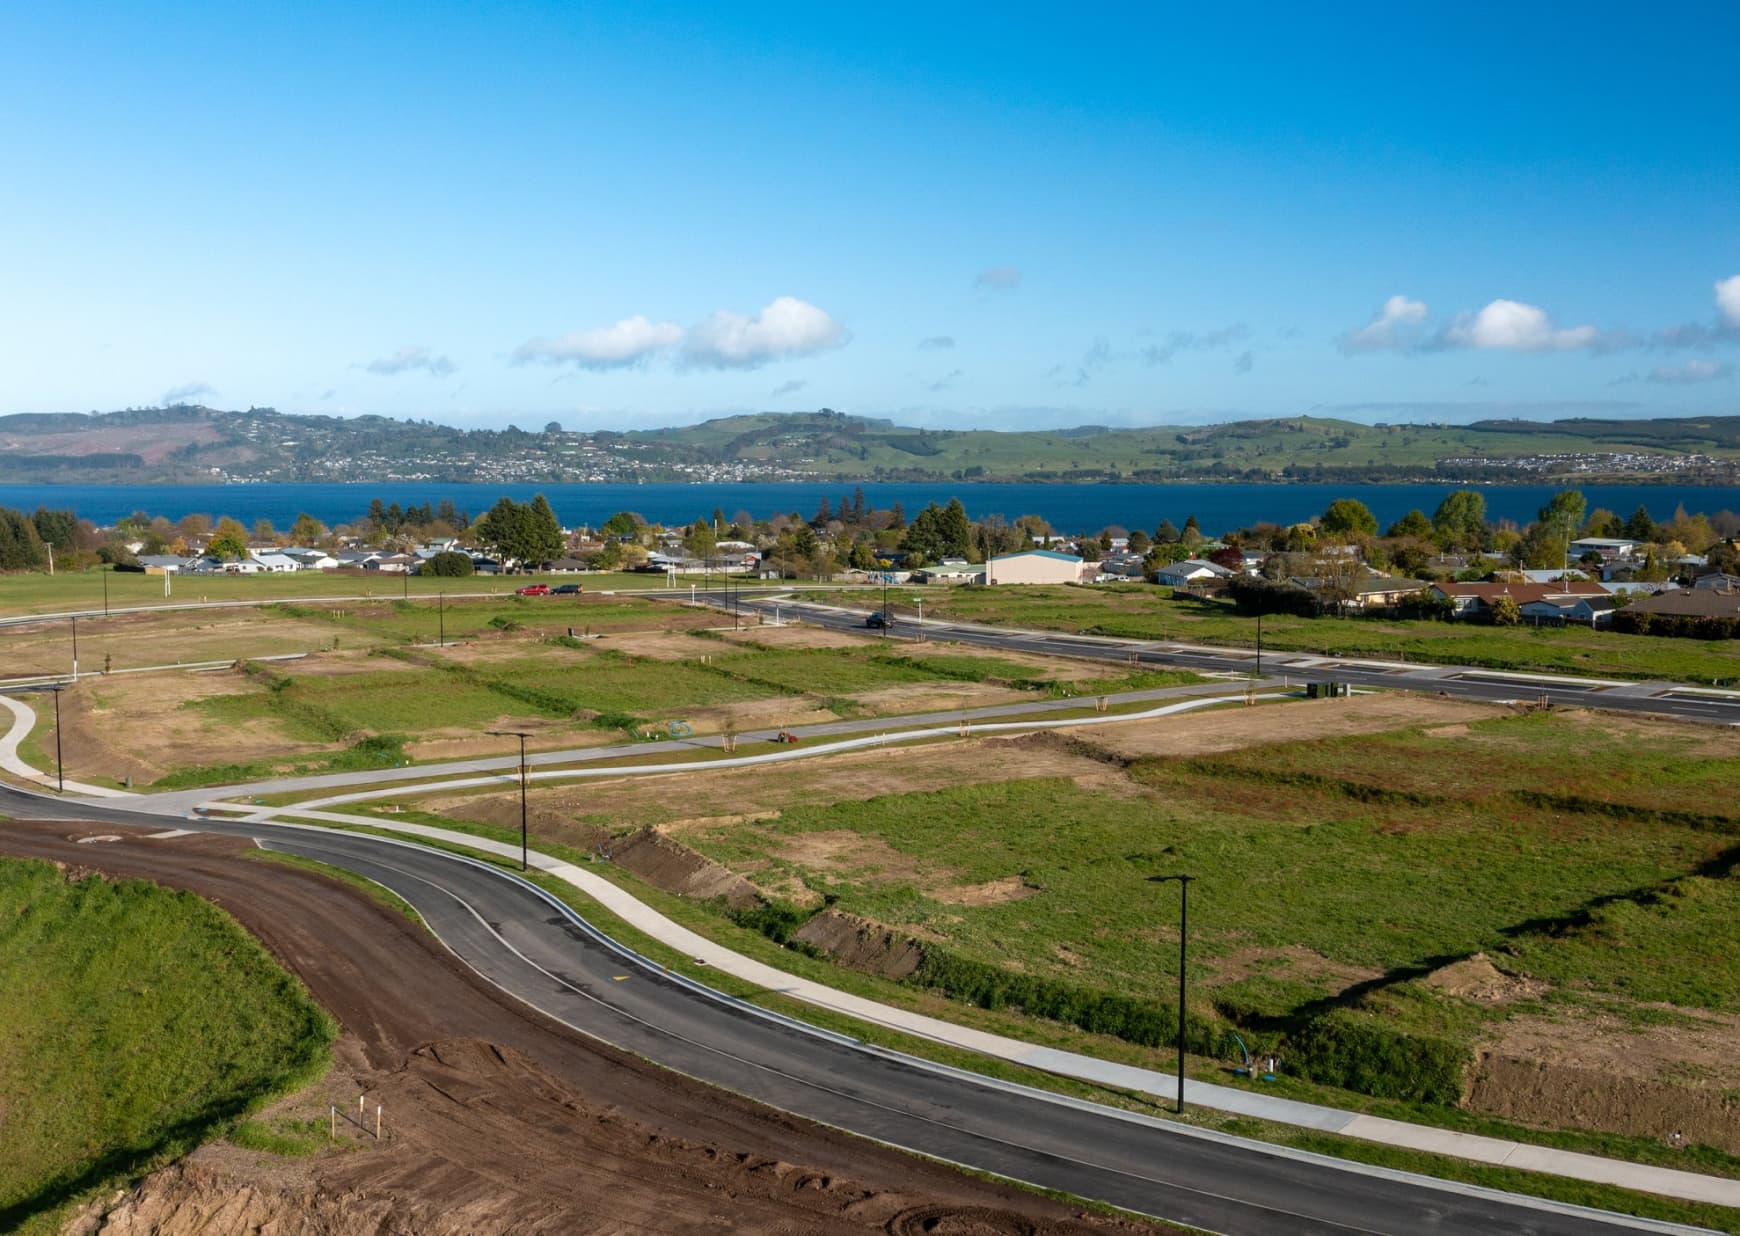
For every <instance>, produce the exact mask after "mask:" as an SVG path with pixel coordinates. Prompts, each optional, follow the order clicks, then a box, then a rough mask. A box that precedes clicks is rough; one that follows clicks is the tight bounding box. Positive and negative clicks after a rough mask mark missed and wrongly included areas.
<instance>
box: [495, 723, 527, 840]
mask: <svg viewBox="0 0 1740 1236" xmlns="http://www.w3.org/2000/svg"><path fill="white" fill-rule="evenodd" d="M486 732H487V733H488V734H490V735H491V736H492V737H495V738H517V739H519V740H520V870H521V871H525V870H526V869H527V863H526V738H527V734H526V731H524V730H488V731H486Z"/></svg>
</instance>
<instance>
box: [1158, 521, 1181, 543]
mask: <svg viewBox="0 0 1740 1236" xmlns="http://www.w3.org/2000/svg"><path fill="white" fill-rule="evenodd" d="M1181 539H1182V538H1181V537H1180V536H1179V535H1178V529H1177V528H1174V527H1173V526H1172V521H1171V520H1170V519H1162V520H1161V521H1160V526H1159V527H1158V528H1156V529H1154V540H1155V541H1156V542H1158V543H1159V544H1161V545H1170V544H1172V543H1173V542H1174V541H1178V540H1181Z"/></svg>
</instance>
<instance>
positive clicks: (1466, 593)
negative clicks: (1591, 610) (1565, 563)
mask: <svg viewBox="0 0 1740 1236" xmlns="http://www.w3.org/2000/svg"><path fill="white" fill-rule="evenodd" d="M1431 587H1432V592H1433V594H1434V595H1436V596H1439V597H1442V598H1443V599H1444V600H1446V601H1448V602H1449V603H1450V616H1451V617H1452V618H1465V617H1482V616H1485V615H1486V614H1487V613H1489V612H1490V611H1491V609H1492V605H1493V603H1494V602H1495V601H1497V600H1498V598H1500V597H1509V598H1510V599H1511V600H1513V601H1515V602H1516V603H1517V605H1518V606H1519V607H1520V606H1523V605H1527V604H1528V603H1529V602H1531V601H1538V600H1540V599H1541V598H1542V597H1546V596H1582V597H1605V596H1609V595H1610V593H1609V592H1608V590H1607V589H1606V587H1604V586H1603V585H1601V584H1594V583H1577V582H1573V581H1570V580H1565V581H1562V582H1560V583H1556V584H1535V583H1524V582H1517V583H1508V582H1504V581H1496V582H1487V583H1479V584H1433V585H1432V586H1431Z"/></svg>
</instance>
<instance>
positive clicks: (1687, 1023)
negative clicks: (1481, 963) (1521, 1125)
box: [1468, 989, 1740, 1153]
mask: <svg viewBox="0 0 1740 1236" xmlns="http://www.w3.org/2000/svg"><path fill="white" fill-rule="evenodd" d="M1489 994H1491V993H1489ZM1505 995H1506V993H1504V991H1503V989H1500V990H1499V994H1498V997H1497V998H1498V999H1499V1000H1500V1001H1502V1000H1503V999H1504V998H1505ZM1475 998H1478V997H1475ZM1656 1011H1657V1012H1659V1013H1661V1014H1663V1015H1664V1016H1663V1019H1662V1020H1661V1021H1660V1022H1655V1023H1652V1024H1648V1025H1639V1024H1638V1023H1637V1021H1636V1020H1634V1019H1631V1018H1624V1017H1618V1016H1614V1015H1612V1014H1606V1013H1601V1012H1599V1011H1595V1010H1589V1009H1575V1008H1571V1009H1561V1010H1556V1011H1555V1012H1554V1013H1553V1014H1551V1015H1549V1016H1541V1015H1532V1016H1521V1017H1512V1018H1510V1019H1509V1020H1507V1021H1504V1022H1501V1023H1499V1024H1498V1026H1497V1027H1496V1029H1495V1031H1494V1034H1495V1037H1494V1039H1493V1041H1492V1042H1491V1043H1490V1044H1489V1045H1488V1046H1487V1048H1486V1049H1485V1050H1484V1051H1483V1052H1482V1053H1481V1058H1480V1062H1479V1065H1478V1067H1477V1068H1476V1070H1475V1074H1474V1079H1473V1084H1472V1087H1471V1090H1470V1094H1469V1098H1468V1106H1469V1107H1471V1108H1472V1109H1474V1110H1475V1111H1481V1112H1489V1113H1491V1114H1493V1115H1496V1116H1504V1117H1506V1118H1509V1119H1513V1120H1521V1121H1525V1122H1527V1123H1529V1124H1537V1125H1543V1126H1546V1127H1550V1128H1591V1129H1611V1130H1615V1131H1619V1132H1627V1133H1643V1134H1649V1135H1653V1136H1656V1137H1662V1138H1670V1137H1671V1136H1672V1134H1674V1133H1675V1132H1678V1133H1680V1134H1682V1135H1683V1136H1684V1137H1685V1139H1686V1140H1687V1141H1693V1142H1702V1143H1704V1144H1705V1145H1709V1146H1715V1147H1718V1148H1719V1149H1722V1150H1726V1151H1728V1152H1730V1153H1740V1093H1736V1091H1735V1090H1734V1084H1735V1073H1734V1060H1735V1058H1736V1057H1737V1056H1740V1016H1734V1015H1731V1014H1720V1013H1710V1012H1705V1011H1702V1010H1698V1009H1670V1008H1667V1007H1664V1006H1656Z"/></svg>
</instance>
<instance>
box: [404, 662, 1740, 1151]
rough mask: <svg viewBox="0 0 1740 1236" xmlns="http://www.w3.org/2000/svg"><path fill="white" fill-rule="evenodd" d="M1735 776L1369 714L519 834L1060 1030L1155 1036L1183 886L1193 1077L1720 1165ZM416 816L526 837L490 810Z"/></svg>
mask: <svg viewBox="0 0 1740 1236" xmlns="http://www.w3.org/2000/svg"><path fill="white" fill-rule="evenodd" d="M1301 735H1315V736H1313V737H1304V738H1301V737H1300V736H1301ZM1737 773H1740V742H1737V741H1736V739H1735V738H1734V737H1733V736H1731V735H1729V734H1728V733H1726V732H1719V731H1712V730H1709V729H1706V728H1699V727H1693V726H1684V725H1679V724H1674V723H1669V722H1665V721H1652V720H1640V719H1633V718H1617V717H1608V716H1603V715H1601V714H1596V713H1586V712H1571V713H1558V714H1554V713H1526V714H1522V713H1516V712H1512V711H1508V710H1504V709H1500V708H1497V707H1488V706H1483V705H1475V704H1467V703H1459V702H1451V701H1445V700H1438V699H1433V698H1411V699H1410V698H1405V697H1399V696H1381V697H1356V698H1355V699H1354V700H1352V701H1342V700H1333V701H1317V702H1303V701H1301V702H1296V703H1287V704H1283V705H1279V706H1274V707H1268V708H1257V709H1229V710H1224V711H1214V712H1210V713H1206V714H1193V715H1190V716H1185V717H1177V718H1170V719H1161V720H1154V721H1143V722H1129V723H1118V724H1114V725H1110V726H1107V727H1104V728H1102V729H1093V730H1084V731H1077V732H1076V733H1075V734H1073V735H1072V736H1069V737H1063V736H1059V735H1049V734H1048V735H1029V736H1025V737H1020V738H1014V739H992V740H965V741H955V742H948V743H944V744H938V745H933V746H928V747H920V748H912V749H906V750H892V751H878V752H865V753H858V754H853V755H850V756H843V757H839V758H835V759H831V760H829V761H827V762H826V763H818V764H814V765H811V764H804V765H801V766H798V765H794V766H789V767H770V768H765V769H746V770H741V771H735V772H719V773H713V774H709V775H708V776H706V777H689V776H682V775H672V776H662V777H658V778H652V779H640V780H634V779H628V778H624V779H621V780H619V781H614V782H612V781H602V782H588V783H587V784H586V785H585V786H584V787H566V788H563V787H550V788H539V789H534V790H533V793H532V810H533V826H534V829H536V830H537V831H538V832H539V833H540V834H541V835H544V836H547V837H549V838H551V839H552V840H557V841H565V842H567V843H568V844H570V845H572V846H574V847H576V848H581V849H597V848H605V849H609V848H611V847H617V848H622V849H624V850H625V851H626V850H627V849H628V847H629V845H630V844H636V845H637V846H638V848H640V849H644V848H645V847H644V846H639V845H638V843H630V842H629V841H628V839H629V838H630V836H631V835H632V834H634V833H635V832H636V831H637V830H640V829H643V828H648V827H651V828H654V829H656V830H657V833H658V834H659V835H660V837H661V840H660V842H659V845H660V847H661V850H660V853H661V855H666V856H668V855H669V854H670V853H672V852H681V851H687V852H689V853H690V854H692V855H693V856H695V857H696V858H697V859H699V860H706V861H707V862H710V863H713V864H717V865H718V867H720V868H723V869H724V870H725V871H727V872H729V873H731V874H733V875H734V876H738V877H742V878H744V879H746V880H747V881H749V883H750V885H752V886H753V890H758V891H759V893H760V894H761V898H762V900H763V901H764V902H765V903H766V904H767V905H769V906H771V907H773V908H774V909H776V910H778V914H777V915H774V916H772V917H769V916H766V915H764V916H763V917H762V918H761V919H759V920H757V921H762V922H768V921H777V922H778V923H779V926H780V930H781V931H801V924H802V923H804V922H805V921H806V920H807V919H809V918H810V917H811V916H812V915H816V914H818V913H824V912H825V913H829V914H835V915H838V914H845V915H851V916H857V917H859V918H862V919H864V920H868V921H869V922H870V923H873V924H876V925H879V926H881V927H886V928H891V929H893V934H894V937H895V940H896V941H899V940H901V939H911V940H916V941H917V942H918V943H919V944H920V945H921V946H922V947H923V948H924V949H926V950H927V952H928V955H929V956H932V957H935V958H940V959H944V961H946V963H947V964H946V965H942V964H938V965H933V966H931V967H930V968H929V969H927V968H926V967H923V966H921V967H920V969H919V971H918V972H917V974H915V975H913V976H911V977H909V978H907V980H906V981H907V982H908V983H914V984H919V985H929V986H943V987H950V986H952V987H953V988H954V989H955V994H956V995H957V996H958V997H960V998H964V999H970V1000H974V1001H984V1000H988V1001H990V1002H992V1003H1007V1004H1009V1005H1011V1006H1018V1005H1020V1004H1021V1003H1022V1000H1023V998H1024V997H1023V992H1026V993H1027V994H1028V995H1030V996H1031V995H1033V994H1034V993H1035V992H1037V993H1038V994H1037V996H1036V997H1035V998H1043V999H1044V1000H1045V1001H1047V1002H1048V1007H1051V1008H1054V1009H1055V1008H1058V1007H1062V1008H1063V1009H1064V1014H1063V1015H1064V1017H1065V1020H1072V1019H1073V1016H1074V1015H1073V1014H1071V1013H1070V1012H1069V1010H1070V1009H1072V1008H1073V1009H1076V1010H1083V1012H1082V1015H1083V1016H1084V1017H1087V1016H1091V1010H1092V1008H1093V1007H1094V1001H1095V1000H1096V999H1098V998H1099V997H1101V996H1105V995H1127V996H1134V997H1138V998H1139V999H1141V1000H1145V1001H1149V1002H1151V1003H1152V1004H1153V1005H1154V1006H1155V1007H1156V1008H1164V1007H1165V1002H1166V1001H1167V999H1168V997H1169V995H1170V993H1172V992H1173V991H1174V990H1175V985H1176V982H1177V971H1176V959H1177V922H1178V918H1177V904H1178V902H1177V893H1176V891H1175V890H1174V889H1170V888H1167V887H1164V886H1160V885H1156V884H1154V883H1151V882H1150V880H1149V877H1150V876H1153V875H1155V874H1162V873H1169V872H1178V871H1183V872H1189V873H1190V874H1193V875H1195V876H1197V877H1198V880H1199V882H1198V883H1197V884H1196V885H1195V886H1194V888H1193V891H1192V896H1191V942H1190V943H1191V974H1190V979H1191V983H1192V986H1193V990H1194V992H1195V993H1196V998H1195V999H1194V1000H1193V1004H1192V1013H1193V1015H1195V1016H1196V1017H1197V1018H1198V1019H1199V1021H1200V1026H1199V1028H1198V1029H1197V1030H1196V1031H1195V1032H1194V1033H1195V1035H1196V1037H1197V1038H1198V1041H1199V1042H1200V1043H1204V1044H1213V1043H1216V1042H1221V1041H1222V1040H1219V1039H1217V1038H1216V1034H1217V1032H1218V1031H1217V1028H1218V1030H1227V1029H1236V1030H1238V1032H1239V1033H1240V1034H1241V1035H1242V1036H1244V1037H1245V1039H1246V1041H1247V1042H1248V1043H1251V1044H1253V1045H1258V1044H1262V1045H1274V1046H1275V1047H1276V1049H1277V1050H1280V1051H1281V1052H1282V1053H1283V1054H1284V1056H1286V1057H1287V1058H1288V1060H1289V1067H1290V1069H1292V1070H1296V1071H1298V1072H1301V1073H1305V1074H1307V1075H1309V1076H1313V1077H1315V1078H1317V1079H1318V1080H1321V1081H1326V1082H1331V1083H1334V1084H1341V1085H1346V1086H1350V1087H1353V1088H1356V1089H1361V1090H1364V1091H1367V1092H1369V1093H1374V1094H1379V1095H1391V1096H1394V1097H1397V1098H1407V1099H1410V1100H1412V1101H1424V1102H1436V1103H1457V1102H1461V1103H1465V1104H1466V1105H1468V1106H1471V1107H1472V1108H1473V1109H1475V1110H1477V1111H1483V1112H1487V1113H1491V1114H1495V1115H1501V1116H1505V1117H1509V1118H1513V1119H1518V1120H1521V1121H1524V1122H1527V1123H1534V1124H1539V1125H1544V1126H1549V1127H1567V1128H1569V1127H1582V1128H1591V1129H1607V1130H1611V1131H1614V1132H1622V1133H1643V1134H1650V1135H1652V1136H1663V1137H1665V1136H1666V1135H1667V1134H1668V1133H1669V1132H1671V1131H1676V1130H1677V1131H1679V1132H1682V1133H1683V1134H1684V1135H1685V1136H1686V1137H1687V1138H1688V1139H1693V1140H1696V1141H1700V1142H1703V1143H1705V1144H1708V1145H1711V1146H1717V1147H1721V1148H1722V1149H1724V1150H1726V1151H1727V1152H1729V1153H1731V1154H1740V1120H1737V1119H1736V1114H1737V1110H1736V1096H1735V1094H1734V1093H1733V1090H1732V1087H1733V1077H1732V1073H1731V1071H1729V1070H1727V1069H1726V1068H1725V1064H1724V1062H1725V1061H1727V1060H1731V1059H1732V1058H1733V1055H1734V1053H1735V1052H1736V1051H1740V960H1737V959H1736V958H1735V957H1734V956H1732V955H1731V954H1732V951H1733V950H1731V949H1728V948H1726V947H1724V946H1723V945H1722V944H1721V943H1719V942H1721V941H1724V940H1727V939H1728V938H1729V937H1730V936H1731V935H1732V930H1733V924H1734V923H1735V922H1737V921H1740V878H1737V876H1736V864H1737V862H1740V810H1737V808H1736V804H1735V802H1734V800H1733V796H1732V793H1731V787H1732V785H1733V784H1734V780H1735V777H1736V774H1737ZM428 805H429V806H430V807H431V808H432V809H434V810H438V811H440V812H442V813H444V814H447V815H451V816H456V817H461V818H469V819H473V820H476V821H479V822H487V823H497V824H505V823H510V822H511V823H517V811H518V800H517V798H514V799H513V801H512V802H509V801H508V799H507V796H505V795H486V796H471V797H463V798H459V797H448V798H443V799H439V800H431V801H430V802H429V804H428ZM625 861H626V860H625ZM661 863H662V864H663V866H661V865H660V864H661ZM709 870H711V869H709ZM661 872H663V873H664V874H666V875H668V876H669V877H670V879H669V882H668V885H667V886H668V887H671V888H672V889H673V890H674V891H689V892H694V893H698V894H699V895H700V896H701V897H703V898H705V897H712V896H717V895H719V894H721V893H724V892H731V890H733V889H737V890H738V891H737V892H735V893H732V896H733V897H734V898H735V901H736V903H737V913H738V916H739V918H740V919H741V912H742V905H743V898H742V896H741V895H740V893H741V891H742V890H741V889H738V886H737V885H735V884H732V883H730V882H729V881H725V880H722V879H720V878H718V877H717V876H716V875H705V874H704V873H700V872H699V871H698V869H697V868H696V867H695V865H694V863H692V862H676V861H670V860H668V858H660V860H659V861H658V862H655V863H653V864H652V866H650V867H648V868H646V870H645V871H644V872H643V874H647V875H649V878H653V879H654V880H655V881H657V880H659V879H661V878H662V877H661ZM721 908H722V907H721ZM800 938H804V937H801V936H800ZM857 960H858V961H859V962H860V964H867V965H869V966H870V967H872V968H874V967H875V966H876V964H877V962H876V959H875V958H874V957H870V958H865V957H863V956H861V955H860V956H859V957H858V958H857ZM987 973H995V974H1000V975H1004V976H1013V977H1014V978H1018V979H1021V980H1027V981H1029V986H1028V987H1026V988H1021V987H1018V986H1017V987H1003V988H997V986H996V983H995V982H993V981H991V980H990V979H988V978H987V977H986V975H987ZM1060 992H1061V993H1063V995H1062V996H1060V995H1059V993H1060ZM1065 997H1067V998H1065ZM1072 1001H1073V1003H1071V1002H1072ZM1078 1024H1079V1023H1078ZM1159 1025H1160V1027H1161V1030H1162V1032H1161V1033H1159V1034H1158V1035H1150V1036H1148V1039H1149V1040H1151V1039H1154V1038H1157V1039H1158V1040H1159V1043H1160V1044H1161V1045H1163V1044H1164V1043H1166V1042H1169V1040H1170V1023H1169V1022H1167V1021H1165V1020H1164V1019H1161V1020H1160V1022H1159ZM1136 1039H1137V1041H1138V1042H1140V1041H1147V1040H1144V1039H1143V1038H1142V1036H1141V1035H1137V1036H1136ZM1344 1044H1351V1045H1352V1046H1346V1047H1344V1046H1342V1045H1344ZM1216 1050H1219V1049H1218V1048H1217V1049H1216ZM1163 1055H1164V1049H1163V1046H1162V1050H1159V1051H1156V1052H1155V1055H1154V1059H1155V1061H1156V1063H1158V1062H1160V1060H1161V1058H1162V1057H1163Z"/></svg>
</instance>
